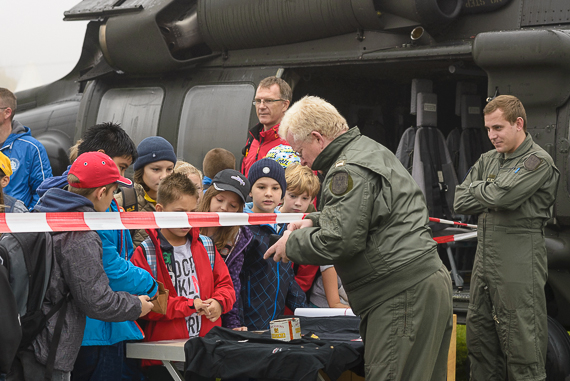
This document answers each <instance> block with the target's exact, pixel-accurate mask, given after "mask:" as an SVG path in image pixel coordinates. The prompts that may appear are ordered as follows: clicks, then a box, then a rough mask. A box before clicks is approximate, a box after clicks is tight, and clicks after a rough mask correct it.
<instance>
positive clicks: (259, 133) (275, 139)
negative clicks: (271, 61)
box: [241, 77, 292, 176]
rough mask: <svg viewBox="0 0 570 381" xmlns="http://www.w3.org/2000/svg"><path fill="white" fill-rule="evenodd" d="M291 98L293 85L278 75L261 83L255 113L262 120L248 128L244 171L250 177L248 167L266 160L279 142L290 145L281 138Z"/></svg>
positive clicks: (255, 102) (244, 150)
mask: <svg viewBox="0 0 570 381" xmlns="http://www.w3.org/2000/svg"><path fill="white" fill-rule="evenodd" d="M291 99H292V91H291V87H290V86H289V84H287V82H285V81H284V80H282V79H281V78H277V77H267V78H265V79H264V80H262V81H261V82H260V83H259V87H258V88H257V92H256V93H255V100H254V101H253V104H254V106H255V112H256V113H257V117H258V118H259V123H258V124H256V125H255V126H253V127H252V128H251V129H250V130H249V136H248V139H247V143H246V146H245V147H244V149H243V152H242V153H243V156H244V157H243V160H242V163H241V173H243V174H244V175H245V176H247V174H248V172H249V168H250V167H251V166H252V165H253V163H255V162H256V161H258V160H260V159H263V158H264V157H265V155H267V152H269V150H270V149H271V148H273V147H276V146H278V145H280V144H285V145H287V146H288V145H289V143H287V141H286V140H284V139H281V138H280V137H279V133H278V132H279V123H281V119H283V115H285V111H287V109H288V108H289V105H290V104H291Z"/></svg>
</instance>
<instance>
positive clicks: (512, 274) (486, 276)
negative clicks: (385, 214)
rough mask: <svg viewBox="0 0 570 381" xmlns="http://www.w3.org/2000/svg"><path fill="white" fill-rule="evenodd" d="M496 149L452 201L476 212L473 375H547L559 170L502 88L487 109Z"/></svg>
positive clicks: (460, 209) (470, 333) (470, 327)
mask: <svg viewBox="0 0 570 381" xmlns="http://www.w3.org/2000/svg"><path fill="white" fill-rule="evenodd" d="M483 114H484V117H485V128H486V129H487V133H488V135H489V139H490V140H491V142H492V143H493V145H494V146H495V150H493V151H489V152H487V153H485V154H483V155H482V156H481V158H479V160H478V161H477V162H476V163H475V165H474V166H473V167H472V168H471V170H470V171H469V173H468V174H467V176H466V178H465V181H463V183H462V184H461V185H459V186H457V190H456V191H455V203H454V208H455V211H456V212H457V213H461V214H479V220H478V223H477V253H476V255H475V264H474V265H473V273H472V277H471V300H470V302H469V310H468V312H467V349H468V350H469V360H470V361H471V380H475V381H478V380H485V381H487V380H505V379H507V378H508V379H509V380H544V379H545V378H546V374H545V368H544V367H545V360H546V347H547V342H548V326H547V320H546V299H545V295H544V285H545V283H546V277H547V265H546V247H545V244H544V233H543V227H544V225H545V223H546V221H547V220H548V219H549V218H551V217H552V204H553V203H554V199H555V196H556V188H557V185H558V179H559V172H558V169H557V168H556V167H555V166H554V162H553V161H552V158H551V157H550V156H549V155H548V153H546V151H544V150H543V149H542V148H541V147H540V146H539V145H538V144H536V143H534V141H533V140H532V137H531V136H530V134H528V133H527V132H526V113H525V110H524V107H523V105H522V103H521V101H520V100H518V99H517V98H516V97H514V96H510V95H501V96H498V97H496V98H495V99H493V100H492V101H491V102H489V103H488V104H487V106H486V107H485V109H484V110H483Z"/></svg>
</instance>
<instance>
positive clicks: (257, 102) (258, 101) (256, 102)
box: [252, 99, 285, 106]
mask: <svg viewBox="0 0 570 381" xmlns="http://www.w3.org/2000/svg"><path fill="white" fill-rule="evenodd" d="M275 102H285V99H254V100H253V102H252V104H253V105H254V106H260V105H261V104H262V103H264V104H266V105H267V106H269V105H272V104H274V103H275Z"/></svg>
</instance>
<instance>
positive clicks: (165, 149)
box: [134, 136, 176, 171]
mask: <svg viewBox="0 0 570 381" xmlns="http://www.w3.org/2000/svg"><path fill="white" fill-rule="evenodd" d="M137 152H138V154H139V157H138V159H137V161H135V165H134V168H135V171H136V170H138V169H140V168H143V167H144V166H145V165H147V164H150V163H155V162H157V161H162V160H168V161H171V162H172V163H173V164H176V154H175V153H174V148H172V144H170V143H169V142H168V140H166V139H165V138H163V137H161V136H149V137H148V138H145V139H143V141H142V142H140V143H139V146H138V147H137Z"/></svg>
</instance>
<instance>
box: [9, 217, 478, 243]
mask: <svg viewBox="0 0 570 381" xmlns="http://www.w3.org/2000/svg"><path fill="white" fill-rule="evenodd" d="M305 216H306V214H304V213H182V212H161V213H157V212H124V213H111V212H109V213H96V212H87V213H80V212H71V213H0V233H26V232H61V231H89V230H123V229H160V228H192V227H211V226H236V225H262V224H274V223H278V224H283V223H289V222H293V221H299V220H301V219H303V218H304V217H305ZM430 219H431V218H430ZM436 222H437V221H436ZM451 222H453V221H451ZM476 236H477V232H472V233H465V234H455V235H448V236H442V237H436V238H434V239H435V241H436V242H437V243H447V242H457V241H462V240H465V239H470V238H473V237H476Z"/></svg>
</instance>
